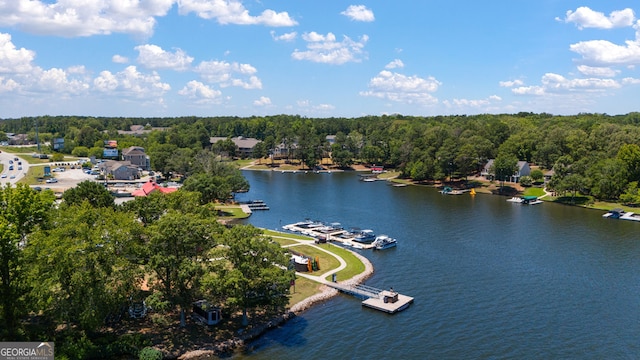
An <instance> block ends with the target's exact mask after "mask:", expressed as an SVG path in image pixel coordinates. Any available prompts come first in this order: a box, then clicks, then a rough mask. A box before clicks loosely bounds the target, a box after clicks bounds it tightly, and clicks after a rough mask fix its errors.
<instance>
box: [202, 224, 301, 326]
mask: <svg viewBox="0 0 640 360" xmlns="http://www.w3.org/2000/svg"><path fill="white" fill-rule="evenodd" d="M223 243H224V245H225V246H224V247H221V248H218V249H216V251H215V252H214V253H213V254H212V255H211V257H212V258H216V259H220V260H218V261H217V262H216V265H217V266H216V272H215V274H216V275H215V276H212V277H209V280H208V281H209V286H207V288H209V289H215V290H212V291H213V293H214V294H213V295H215V296H217V297H219V298H223V297H224V298H226V299H225V300H226V302H227V304H229V306H230V307H236V308H240V309H242V323H243V325H247V324H248V317H247V312H248V310H249V309H255V308H257V307H260V306H266V307H274V306H275V307H281V306H284V305H285V304H286V303H287V301H288V298H287V296H286V295H287V294H288V291H289V284H290V281H291V280H292V279H293V277H294V274H293V272H292V271H290V270H286V269H287V265H288V263H289V260H288V258H287V256H285V253H286V250H284V249H283V248H282V247H280V246H279V245H278V244H277V243H274V242H272V241H271V240H270V239H269V238H267V237H265V236H263V235H262V230H260V229H258V228H255V227H253V226H251V225H236V226H234V227H233V228H231V229H229V230H227V231H226V232H225V233H224V236H223ZM222 259H224V260H222Z"/></svg>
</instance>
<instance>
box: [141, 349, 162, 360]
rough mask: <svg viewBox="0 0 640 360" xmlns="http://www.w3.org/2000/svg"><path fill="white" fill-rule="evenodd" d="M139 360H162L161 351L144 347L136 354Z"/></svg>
mask: <svg viewBox="0 0 640 360" xmlns="http://www.w3.org/2000/svg"><path fill="white" fill-rule="evenodd" d="M138 359H140V360H162V351H160V350H157V349H154V348H152V347H146V348H144V349H142V350H141V351H140V353H139V354H138Z"/></svg>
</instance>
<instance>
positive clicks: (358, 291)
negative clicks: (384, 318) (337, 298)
mask: <svg viewBox="0 0 640 360" xmlns="http://www.w3.org/2000/svg"><path fill="white" fill-rule="evenodd" d="M327 285H329V286H331V287H333V288H334V289H337V290H338V291H340V292H343V293H345V294H349V295H353V296H355V297H358V298H361V299H364V301H362V306H366V307H368V308H371V309H374V310H378V311H382V312H386V313H387V314H395V313H397V312H400V311H402V310H404V309H406V308H408V307H409V305H411V304H412V303H413V298H412V297H411V296H406V295H402V294H399V293H398V292H395V291H393V289H391V290H381V289H376V288H373V287H370V286H366V285H355V286H345V285H341V284H338V283H329V284H327Z"/></svg>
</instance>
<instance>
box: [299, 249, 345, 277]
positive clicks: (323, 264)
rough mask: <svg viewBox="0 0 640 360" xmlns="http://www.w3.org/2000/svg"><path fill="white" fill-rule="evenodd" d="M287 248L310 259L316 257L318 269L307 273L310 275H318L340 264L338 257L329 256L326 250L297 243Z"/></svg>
mask: <svg viewBox="0 0 640 360" xmlns="http://www.w3.org/2000/svg"><path fill="white" fill-rule="evenodd" d="M289 249H290V250H291V251H295V252H298V253H301V254H303V255H304V256H307V257H310V258H312V259H316V258H317V259H318V262H319V263H320V270H317V271H313V272H310V273H308V274H310V275H316V276H320V275H322V274H324V273H326V272H327V271H330V270H332V269H336V268H337V267H338V266H340V261H338V259H336V258H335V257H334V256H331V255H330V254H327V253H326V252H324V251H322V250H319V249H317V248H314V247H312V246H308V245H298V246H292V247H290V248H289Z"/></svg>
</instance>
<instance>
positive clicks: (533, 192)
mask: <svg viewBox="0 0 640 360" xmlns="http://www.w3.org/2000/svg"><path fill="white" fill-rule="evenodd" d="M544 194H545V192H544V189H543V188H539V187H528V188H526V189H525V190H524V192H523V193H522V195H523V196H537V197H540V196H544Z"/></svg>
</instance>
